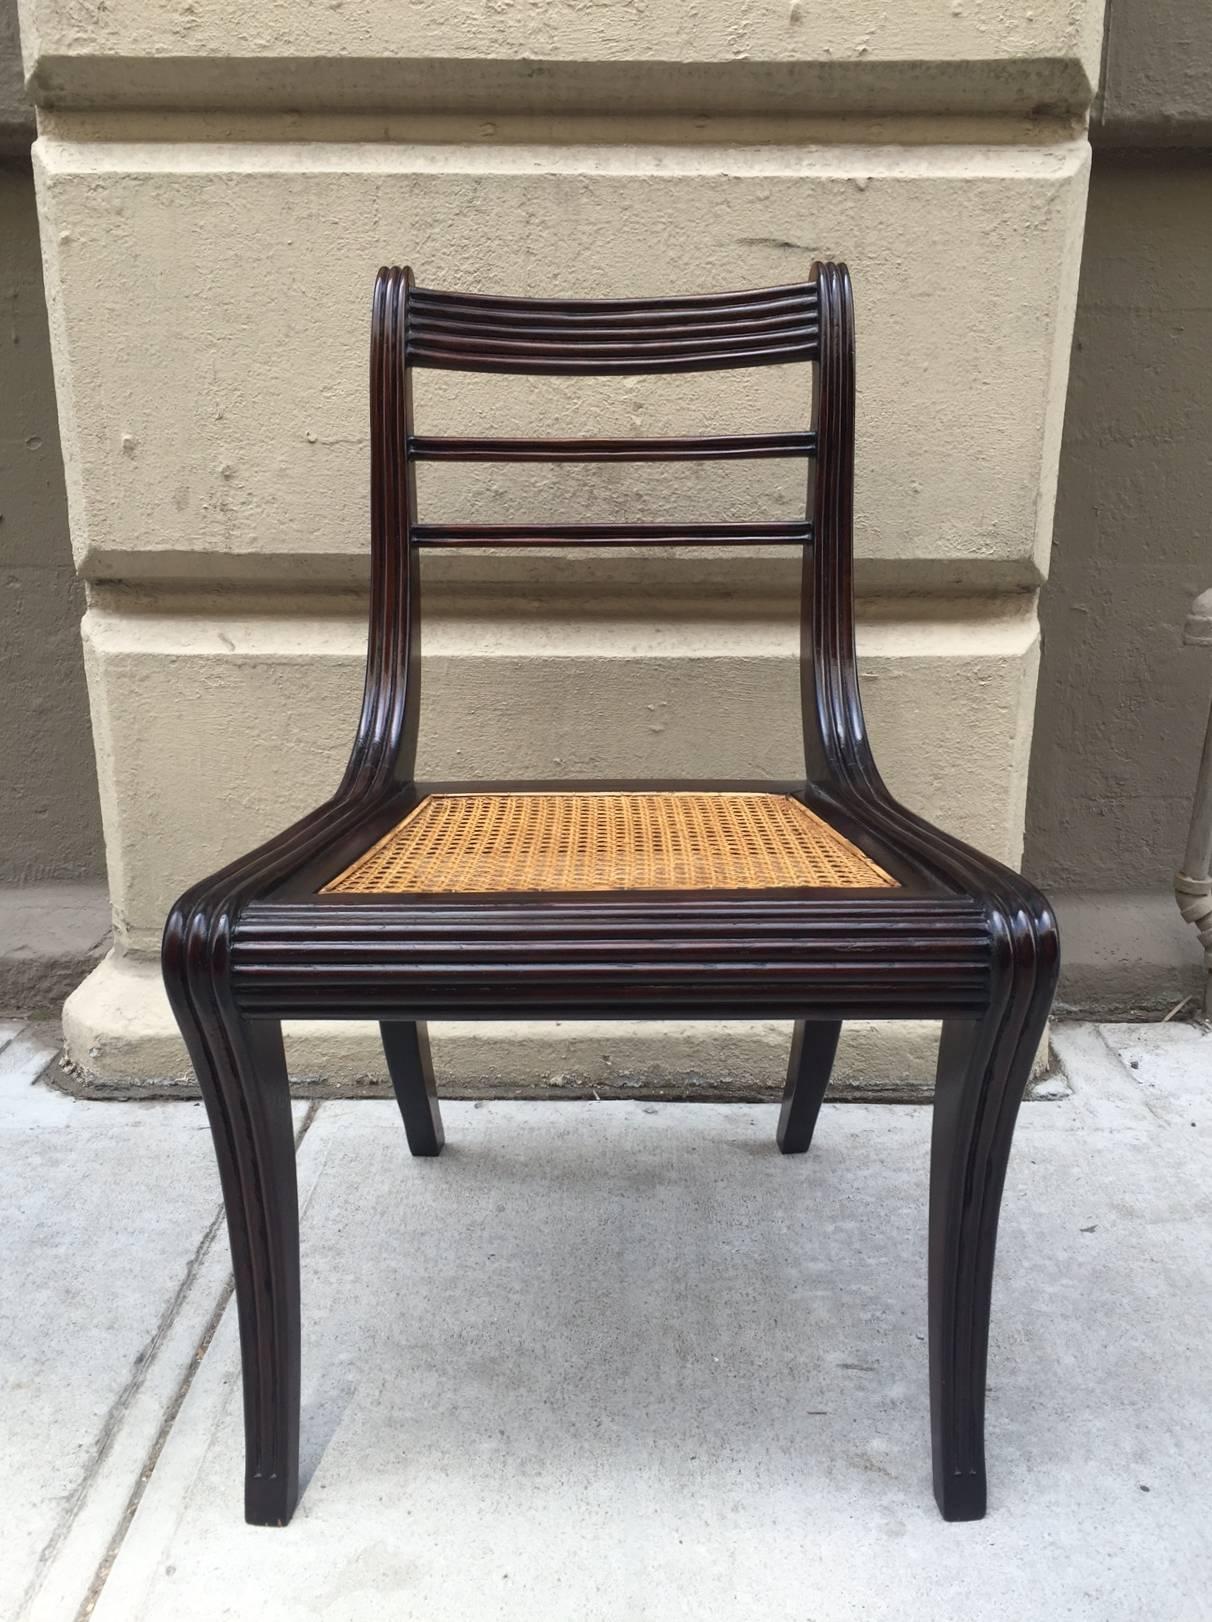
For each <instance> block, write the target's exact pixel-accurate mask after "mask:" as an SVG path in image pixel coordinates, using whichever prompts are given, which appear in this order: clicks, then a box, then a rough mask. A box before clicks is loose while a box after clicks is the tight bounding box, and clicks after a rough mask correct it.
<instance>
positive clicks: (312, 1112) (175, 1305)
mask: <svg viewBox="0 0 1212 1622" xmlns="http://www.w3.org/2000/svg"><path fill="white" fill-rule="evenodd" d="M319 1110H320V1106H319V1104H318V1103H313V1104H312V1105H311V1106H310V1107H309V1108H308V1110H307V1112H306V1114H305V1115H304V1117H303V1120H302V1122H301V1123H300V1125H299V1130H298V1132H297V1133H296V1135H295V1153H296V1154H298V1151H299V1147H300V1145H301V1144H302V1142H303V1139H304V1138H305V1137H306V1136H307V1133H308V1131H309V1130H310V1128H311V1125H312V1122H313V1121H314V1120H315V1118H316V1116H317V1115H318V1114H319ZM223 1219H224V1210H223V1205H222V1203H220V1205H219V1210H218V1213H217V1215H216V1216H215V1219H214V1221H213V1222H212V1223H211V1225H210V1227H209V1228H208V1229H207V1231H206V1234H205V1236H204V1237H203V1240H202V1243H201V1245H200V1246H199V1248H198V1250H197V1251H196V1252H195V1255H194V1259H193V1261H192V1262H191V1263H190V1266H189V1268H188V1269H187V1272H186V1280H185V1283H183V1284H182V1286H181V1288H180V1289H179V1290H178V1291H177V1294H176V1295H175V1296H174V1298H173V1302H172V1307H171V1311H170V1315H169V1316H168V1317H167V1318H166V1319H164V1320H163V1321H162V1323H161V1325H160V1329H159V1330H158V1332H157V1334H156V1336H155V1337H154V1338H153V1344H154V1345H158V1344H159V1342H160V1340H161V1339H162V1337H163V1335H164V1334H165V1333H167V1330H168V1328H169V1326H170V1324H171V1323H172V1320H173V1318H174V1317H175V1316H176V1313H177V1311H178V1310H179V1307H180V1304H181V1302H182V1301H183V1300H184V1298H185V1294H186V1291H187V1289H188V1285H189V1283H191V1282H192V1280H193V1279H194V1277H195V1276H196V1273H197V1270H198V1268H199V1267H200V1266H201V1263H202V1259H203V1257H204V1256H205V1254H206V1252H207V1251H208V1250H209V1248H210V1245H211V1242H212V1240H213V1239H214V1237H215V1234H216V1233H217V1232H218V1231H219V1228H220V1227H221V1226H222V1223H223ZM234 1288H235V1283H234V1280H233V1279H232V1278H231V1277H230V1276H229V1277H228V1279H227V1282H226V1283H225V1285H224V1287H223V1291H222V1293H221V1295H220V1296H219V1299H218V1301H217V1302H216V1303H215V1308H214V1311H213V1312H212V1313H211V1315H210V1317H209V1318H208V1319H207V1323H206V1328H205V1329H204V1330H203V1332H202V1337H201V1339H200V1340H199V1342H198V1345H197V1348H196V1350H195V1351H194V1355H193V1357H192V1358H191V1359H190V1363H189V1367H188V1369H187V1370H186V1372H185V1374H184V1375H183V1376H182V1379H181V1383H180V1384H179V1385H178V1387H177V1389H176V1391H175V1392H174V1393H173V1397H172V1401H171V1402H170V1403H169V1404H168V1406H167V1408H166V1409H165V1410H164V1418H163V1419H162V1420H161V1422H160V1427H159V1429H158V1430H157V1432H156V1435H155V1439H154V1440H153V1442H152V1445H151V1447H150V1448H149V1449H148V1452H147V1457H146V1458H145V1459H144V1461H143V1466H142V1468H141V1469H140V1471H139V1477H138V1480H137V1481H136V1482H135V1484H134V1486H133V1487H132V1488H131V1490H130V1495H129V1497H128V1498H127V1500H126V1504H125V1505H124V1507H123V1510H122V1514H121V1516H120V1517H119V1519H118V1524H117V1526H115V1528H114V1532H113V1536H112V1537H111V1538H110V1540H109V1543H108V1544H107V1545H106V1548H105V1553H104V1554H103V1555H102V1556H101V1559H100V1561H99V1562H98V1565H97V1569H96V1571H95V1572H94V1573H93V1579H92V1581H91V1582H90V1583H89V1585H88V1589H87V1591H86V1593H85V1595H84V1598H83V1599H82V1600H81V1602H80V1606H79V1609H78V1610H77V1611H76V1614H75V1616H74V1617H73V1619H72V1622H86V1619H87V1618H88V1617H89V1616H91V1615H92V1612H93V1610H94V1608H95V1606H96V1604H97V1601H98V1600H99V1599H100V1597H101V1591H102V1589H103V1588H104V1587H105V1584H106V1581H107V1579H108V1577H109V1574H110V1572H111V1571H112V1569H113V1565H114V1561H115V1560H116V1559H117V1558H118V1554H119V1551H120V1550H121V1548H122V1544H123V1542H124V1541H125V1538H126V1534H127V1532H128V1530H129V1529H130V1524H131V1522H132V1521H133V1520H134V1518H135V1514H136V1512H137V1510H138V1508H139V1505H140V1503H141V1502H142V1499H143V1494H144V1493H145V1492H146V1490H147V1486H148V1483H149V1482H150V1481H151V1478H152V1474H153V1472H154V1471H155V1468H156V1464H157V1461H158V1460H159V1458H160V1455H161V1453H162V1452H163V1451H164V1447H165V1444H166V1443H167V1441H168V1438H169V1435H170V1434H171V1432H172V1428H173V1425H174V1424H175V1423H176V1419H177V1415H178V1414H179V1413H180V1411H181V1407H182V1404H183V1403H184V1401H185V1399H186V1397H187V1396H188V1395H189V1391H190V1387H191V1386H192V1385H193V1383H194V1379H195V1377H196V1375H197V1372H198V1369H199V1368H200V1367H201V1365H202V1360H203V1358H204V1357H205V1356H206V1352H207V1349H208V1348H209V1346H210V1343H211V1341H212V1340H213V1339H214V1337H215V1332H216V1330H217V1329H218V1327H219V1324H220V1322H221V1321H222V1318H223V1314H224V1313H225V1312H226V1310H227V1307H228V1303H229V1302H230V1300H231V1297H232V1292H233V1290H234ZM149 1361H150V1355H149V1357H148V1358H145V1359H144V1360H143V1362H141V1363H140V1365H139V1368H140V1373H142V1371H143V1369H144V1368H145V1367H146V1366H147V1363H148V1362H149ZM138 1383H139V1382H138V1381H135V1382H132V1385H131V1386H130V1387H129V1388H128V1391H129V1395H130V1396H133V1394H134V1391H135V1390H136V1389H137V1386H138ZM124 1399H125V1400H124ZM128 1402H129V1397H128V1393H127V1392H124V1393H123V1395H122V1397H121V1398H119V1403H120V1404H121V1406H122V1408H123V1409H125V1407H126V1406H127V1404H128ZM117 1406H118V1405H117V1404H115V1407H117ZM115 1428H116V1427H115ZM110 1435H111V1431H110V1427H109V1424H108V1422H107V1426H106V1431H105V1445H104V1446H103V1447H102V1448H101V1449H99V1450H98V1453H97V1457H96V1460H95V1462H94V1464H93V1466H92V1468H91V1469H90V1470H89V1472H88V1477H87V1481H91V1480H92V1478H93V1476H94V1475H95V1473H96V1469H97V1467H98V1466H99V1465H100V1463H101V1460H102V1457H103V1456H104V1453H105V1451H106V1449H107V1447H108V1443H109V1439H110ZM87 1481H86V1483H85V1486H87ZM84 1495H85V1490H84V1488H82V1489H81V1491H80V1493H79V1494H78V1495H77V1498H76V1500H75V1502H74V1503H73V1513H72V1516H71V1517H69V1520H68V1522H67V1524H66V1525H65V1526H64V1527H63V1529H62V1531H61V1532H60V1533H59V1534H58V1535H57V1536H56V1538H55V1540H54V1541H55V1543H56V1545H57V1544H58V1543H59V1542H61V1540H62V1538H63V1537H66V1535H67V1531H68V1529H69V1528H70V1525H71V1520H72V1519H74V1517H75V1513H76V1510H77V1508H78V1505H79V1503H81V1502H83V1498H84ZM39 1569H40V1570H41V1569H42V1563H41V1562H40V1564H39ZM28 1597H29V1596H28V1595H27V1599H28ZM23 1603H25V1602H23Z"/></svg>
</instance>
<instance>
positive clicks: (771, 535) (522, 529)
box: [412, 519, 812, 547]
mask: <svg viewBox="0 0 1212 1622" xmlns="http://www.w3.org/2000/svg"><path fill="white" fill-rule="evenodd" d="M412 538H413V542H414V544H415V545H417V546H430V547H462V546H810V545H811V544H812V525H811V524H810V523H808V522H807V521H805V520H802V519H801V520H798V521H795V522H785V521H782V522H778V523H772V524H677V523H673V524H414V525H413V530H412Z"/></svg>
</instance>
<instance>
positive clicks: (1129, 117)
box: [1095, 0, 1212, 147]
mask: <svg viewBox="0 0 1212 1622" xmlns="http://www.w3.org/2000/svg"><path fill="white" fill-rule="evenodd" d="M1095 133H1096V136H1097V138H1098V139H1099V140H1100V141H1106V142H1111V143H1114V144H1116V145H1123V146H1129V145H1131V146H1139V145H1173V146H1187V147H1199V146H1203V147H1207V146H1208V145H1209V144H1210V139H1209V138H1210V136H1212V6H1209V5H1208V3H1207V0H1167V3H1166V4H1165V5H1161V6H1159V5H1158V4H1156V0H1109V4H1108V7H1107V42H1106V61H1105V67H1104V78H1103V85H1102V94H1101V96H1100V98H1099V107H1098V117H1097V120H1096V124H1095Z"/></svg>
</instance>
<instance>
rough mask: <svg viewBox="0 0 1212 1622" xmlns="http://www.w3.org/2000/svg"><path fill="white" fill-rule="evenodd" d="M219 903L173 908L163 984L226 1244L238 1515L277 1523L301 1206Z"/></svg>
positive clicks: (291, 1153) (285, 1514) (290, 1465)
mask: <svg viewBox="0 0 1212 1622" xmlns="http://www.w3.org/2000/svg"><path fill="white" fill-rule="evenodd" d="M226 931H227V918H226V914H225V912H224V911H223V910H222V909H221V907H218V906H217V907H216V908H215V909H214V911H213V912H212V911H211V910H210V909H208V908H206V907H205V906H204V905H199V906H197V907H194V908H192V909H189V910H186V909H184V908H178V909H176V910H175V911H174V913H173V914H172V916H171V917H170V918H169V922H168V927H167V929H166V931H165V943H164V978H165V983H166V985H167V987H168V992H169V998H170V1000H171V1002H172V1005H173V1012H174V1013H175V1014H176V1017H177V1023H178V1024H179V1025H180V1027H181V1034H182V1036H183V1037H184V1038H185V1043H186V1046H187V1047H188V1049H189V1054H190V1058H191V1059H192V1061H193V1066H194V1071H195V1073H196V1075H197V1078H198V1085H199V1087H200V1088H201V1090H202V1097H203V1099H204V1101H205V1103H206V1111H207V1116H208V1118H209V1121H210V1129H211V1136H212V1138H213V1139H214V1146H215V1158H216V1159H217V1160H218V1163H219V1180H220V1183H221V1184H222V1188H223V1205H224V1209H225V1212H226V1215H227V1233H228V1239H229V1241H230V1244H231V1257H232V1272H233V1275H234V1279H235V1294H236V1308H237V1312H238V1315H239V1322H240V1360H241V1364H242V1369H243V1383H244V1440H245V1514H246V1517H247V1519H248V1520H249V1521H251V1522H252V1523H253V1524H254V1525H278V1526H284V1525H285V1524H286V1523H287V1521H289V1520H290V1517H291V1515H292V1514H293V1512H294V1508H295V1504H296V1502H297V1500H298V1496H299V1360H300V1318H299V1206H298V1192H297V1184H296V1178H295V1140H294V1122H293V1119H292V1116H291V1108H290V1090H289V1086H288V1082H287V1074H286V1055H285V1053H284V1052H283V1048H282V1027H281V1025H280V1023H279V1022H278V1021H277V1020H268V1019H248V1018H246V1017H245V1016H244V1015H243V1014H241V1013H240V1011H239V1010H238V1009H237V1008H236V1006H235V1004H234V1002H233V1000H232V998H231V995H230V990H229V987H228V984H227V977H226V972H225V966H226V963H227V961H228V960H229V945H228V941H227V938H226Z"/></svg>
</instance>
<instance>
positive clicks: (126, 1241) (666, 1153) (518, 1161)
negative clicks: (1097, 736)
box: [0, 1025, 1212, 1622]
mask: <svg viewBox="0 0 1212 1622" xmlns="http://www.w3.org/2000/svg"><path fill="white" fill-rule="evenodd" d="M5 1039H7V1043H8V1045H7V1046H6V1047H3V1049H0V1155H2V1156H3V1163H4V1172H3V1193H2V1195H0V1200H2V1202H3V1207H4V1210H3V1222H4V1228H3V1232H4V1238H5V1244H4V1246H3V1247H2V1248H0V1416H2V1417H0V1428H2V1429H3V1431H4V1432H5V1436H4V1444H5V1445H4V1456H5V1458H6V1463H7V1468H6V1470H5V1472H4V1477H3V1486H2V1488H0V1506H2V1509H3V1516H4V1524H5V1538H4V1550H5V1552H4V1557H3V1562H2V1568H3V1569H2V1570H0V1617H2V1618H3V1619H4V1622H9V1619H13V1622H17V1619H20V1622H27V1619H29V1622H33V1619H38V1622H49V1619H54V1622H74V1619H75V1618H76V1617H78V1616H83V1615H87V1614H89V1613H90V1612H91V1614H92V1615H93V1616H95V1617H96V1618H97V1619H98V1622H138V1619H149V1622H150V1619H154V1622H161V1619H163V1622H170V1619H171V1622H215V1619H218V1618H238V1619H244V1618H248V1619H250V1622H251V1619H253V1618H256V1619H258V1622H261V1619H266V1622H277V1619H283V1622H285V1619H288V1618H289V1619H291V1622H300V1619H305V1618H309V1617H316V1618H324V1619H326V1622H345V1619H349V1622H353V1619H357V1622H365V1619H366V1618H369V1617H375V1618H378V1617H390V1618H413V1617H416V1618H422V1617H423V1618H426V1619H427V1622H441V1619H446V1618H450V1619H459V1622H475V1619H479V1618H485V1619H487V1618H493V1619H497V1618H514V1617H517V1618H526V1622H535V1619H541V1622H546V1619H548V1618H552V1619H564V1618H569V1619H572V1618H576V1619H577V1622H590V1619H596V1618H611V1619H615V1618H625V1619H628V1622H632V1619H648V1618H653V1619H657V1618H660V1619H661V1622H665V1619H667V1618H672V1617H687V1618H691V1617H692V1618H695V1619H702V1618H705V1617H710V1618H712V1619H713V1622H716V1619H720V1622H726V1619H730V1618H734V1617H735V1618H737V1619H745V1622H751V1619H754V1618H761V1619H763V1622H783V1619H787V1622H792V1619H795V1622H807V1619H814V1622H844V1619H850V1618H855V1619H859V1618H861V1619H863V1622H882V1619H885V1618H887V1619H889V1622H891V1619H894V1618H895V1619H896V1622H913V1619H916V1618H923V1619H925V1618H929V1619H934V1618H936V1617H940V1616H946V1615H951V1614H961V1615H962V1614H967V1615H970V1616H975V1617H982V1618H983V1617H999V1618H1008V1619H1013V1622H1034V1619H1037V1618H1038V1619H1040V1622H1043V1619H1044V1618H1047V1619H1049V1622H1053V1619H1057V1618H1060V1617H1066V1618H1080V1619H1087V1618H1088V1619H1090V1622H1128V1619H1136V1618H1142V1619H1143V1618H1149V1622H1187V1619H1191V1622H1195V1619H1203V1618H1206V1617H1207V1616H1208V1615H1209V1600H1208V1595H1209V1592H1210V1591H1212V1529H1210V1528H1209V1524H1208V1515H1207V1505H1208V1503H1209V1502H1212V1470H1210V1468H1209V1462H1208V1461H1209V1458H1210V1457H1212V1402H1210V1398H1212V1374H1210V1373H1209V1358H1208V1324H1209V1322H1212V1200H1210V1198H1209V1193H1208V1178H1207V1173H1206V1164H1207V1147H1208V1126H1209V1119H1210V1112H1209V1110H1208V1109H1207V1096H1208V1090H1209V1087H1210V1086H1212V1035H1210V1034H1208V1033H1206V1032H1203V1031H1201V1030H1199V1029H1197V1028H1196V1027H1193V1026H1181V1025H1164V1026H1159V1025H1147V1026H1124V1025H1110V1026H1102V1027H1093V1026H1070V1027H1068V1028H1062V1029H1061V1031H1060V1032H1059V1034H1058V1037H1057V1043H1056V1045H1057V1050H1058V1053H1059V1054H1060V1057H1061V1060H1062V1063H1063V1065H1064V1068H1065V1071H1066V1074H1067V1077H1068V1080H1069V1083H1070V1086H1071V1089H1072V1091H1071V1092H1070V1094H1069V1095H1068V1096H1067V1097H1064V1098H1062V1099H1059V1100H1049V1101H1042V1100H1041V1101H1037V1102H1032V1103H1030V1104H1029V1105H1027V1106H1025V1107H1024V1110H1023V1114H1022V1116H1021V1118H1020V1122H1021V1124H1020V1127H1019V1137H1018V1143H1017V1148H1016V1152H1015V1156H1014V1159H1013V1162H1012V1165H1011V1173H1010V1180H1009V1186H1008V1190H1007V1196H1006V1205H1005V1211H1004V1216H1003V1226H1002V1244H1001V1251H1000V1261H999V1276H998V1281H997V1294H996V1300H995V1319H994V1344H993V1352H992V1358H991V1366H990V1375H989V1382H990V1398H989V1404H990V1412H989V1448H990V1459H991V1493H990V1513H989V1516H988V1518H987V1519H986V1520H985V1521H983V1522H981V1523H979V1524H976V1525H969V1526H946V1525H944V1524H943V1523H942V1522H941V1521H940V1520H939V1519H938V1516H937V1513H936V1511H935V1509H934V1505H933V1501H932V1498H931V1495H930V1471H929V1425H928V1415H927V1402H926V1351H925V1340H924V1334H925V1209H926V1178H927V1164H928V1143H929V1113H928V1111H927V1110H924V1109H921V1108H917V1107H910V1106H893V1105H857V1104H842V1105H834V1106H828V1107H827V1108H826V1110H825V1112H824V1115H823V1117H822V1121H821V1125H820V1128H819V1131H818V1139H817V1143H816V1145H815V1146H814V1148H813V1151H812V1153H811V1154H810V1155H809V1156H807V1157H806V1158H804V1159H794V1160H787V1159H783V1158H782V1157H780V1156H779V1155H778V1154H777V1153H776V1151H775V1150H774V1147H773V1134H774V1119H775V1111H774V1109H773V1108H772V1107H771V1106H767V1105H727V1104H652V1103H648V1104H645V1103H643V1102H639V1101H637V1102H628V1103H552V1104H519V1103H485V1104H471V1103H467V1104H461V1105H448V1106H447V1108H446V1117H447V1126H448V1139H449V1147H448V1149H447V1152H446V1154H445V1155H444V1156H443V1157H442V1158H441V1159H440V1160H438V1161H436V1162H417V1161H412V1160H410V1159H409V1157H408V1155H407V1152H406V1150H405V1146H404V1139H403V1132H402V1130H401V1129H400V1126H399V1122H398V1118H397V1117H396V1116H395V1114H394V1110H393V1108H392V1106H390V1105H387V1104H381V1103H325V1104H321V1105H319V1106H312V1107H311V1109H310V1111H309V1112H307V1113H304V1112H303V1110H302V1109H300V1113H299V1129H300V1133H301V1142H300V1151H299V1159H300V1182H301V1198H302V1200H303V1202H304V1217H303V1248H304V1255H303V1267H304V1291H305V1302H304V1316H305V1347H304V1418H303V1438H304V1439H303V1457H304V1474H305V1478H306V1482H307V1484H306V1487H305V1490H304V1494H303V1498H302V1502H301V1505H300V1508H299V1511H298V1513H297V1515H296V1517H295V1520H294V1521H293V1523H292V1525H291V1526H290V1527H289V1528H288V1529H286V1530H285V1531H267V1530H253V1529H251V1528H248V1527H246V1526H244V1524H243V1522H242V1519H241V1511H240V1506H241V1491H240V1402H239V1382H238V1369H237V1361H236V1335H235V1322H234V1316H235V1315H234V1311H233V1310H232V1308H231V1306H230V1304H229V1302H228V1290H229V1285H228V1274H227V1253H226V1244H225V1240H224V1236H223V1233H222V1229H221V1225H220V1222H219V1217H220V1212H219V1201H218V1190H217V1179H216V1178H215V1174H214V1171H213V1165H212V1161H211V1156H210V1147H209V1140H208V1135H207V1133H206V1130H205V1122H204V1117H203V1113H202V1111H201V1109H200V1107H198V1106H196V1105H193V1104H188V1103H171V1104H151V1103H148V1104H115V1103H84V1102H79V1101H75V1100H72V1099H68V1098H65V1097H63V1096H62V1095H59V1094H56V1093H54V1092H52V1091H51V1090H49V1089H48V1088H47V1087H46V1086H45V1085H43V1084H39V1083H37V1079H36V1078H37V1077H38V1076H39V1074H41V1073H42V1071H43V1070H44V1069H45V1068H46V1066H47V1064H48V1062H49V1061H50V1060H51V1058H52V1051H51V1050H50V1048H49V1047H48V1046H46V1045H45V1044H40V1043H39V1041H38V1039H37V1037H36V1036H34V1035H31V1033H30V1032H29V1031H28V1030H26V1031H22V1030H21V1029H20V1028H17V1027H9V1028H6V1029H0V1040H5Z"/></svg>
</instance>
